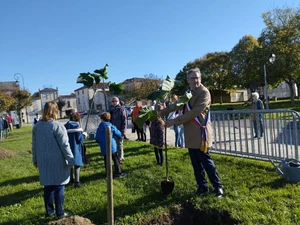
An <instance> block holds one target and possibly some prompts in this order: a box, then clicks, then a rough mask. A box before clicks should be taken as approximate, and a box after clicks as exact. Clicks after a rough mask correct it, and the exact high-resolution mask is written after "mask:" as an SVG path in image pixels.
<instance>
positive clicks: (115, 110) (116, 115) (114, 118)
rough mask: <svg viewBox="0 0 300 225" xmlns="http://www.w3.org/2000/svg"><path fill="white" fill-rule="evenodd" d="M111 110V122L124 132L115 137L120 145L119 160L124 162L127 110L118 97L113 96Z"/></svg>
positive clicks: (118, 145)
mask: <svg viewBox="0 0 300 225" xmlns="http://www.w3.org/2000/svg"><path fill="white" fill-rule="evenodd" d="M109 112H110V115H111V119H110V121H111V123H112V124H113V125H114V126H116V128H117V129H118V130H119V131H121V134H122V136H121V137H120V138H119V137H117V136H116V137H115V140H116V142H117V147H118V157H119V161H120V163H121V164H122V163H123V161H124V148H123V137H124V135H125V131H126V110H125V108H124V107H122V106H121V105H120V101H119V98H118V97H113V98H112V105H111V106H110V108H109Z"/></svg>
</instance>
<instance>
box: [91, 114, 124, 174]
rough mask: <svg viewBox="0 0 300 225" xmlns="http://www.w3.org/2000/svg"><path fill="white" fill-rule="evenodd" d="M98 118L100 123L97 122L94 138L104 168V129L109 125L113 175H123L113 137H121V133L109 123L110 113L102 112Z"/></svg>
mask: <svg viewBox="0 0 300 225" xmlns="http://www.w3.org/2000/svg"><path fill="white" fill-rule="evenodd" d="M100 118H101V123H100V124H99V127H98V128H97V132H96V138H95V139H96V141H97V142H98V144H99V145H100V150H101V154H102V155H103V159H104V166H105V169H106V168H107V166H106V135H105V129H106V127H108V126H109V127H110V128H111V134H112V137H111V152H112V160H113V161H114V167H115V177H124V176H126V175H127V174H126V173H122V172H121V168H120V162H119V157H118V153H117V150H118V148H117V143H116V140H115V139H114V138H113V137H118V138H122V133H121V132H120V131H119V130H118V129H117V128H116V127H115V126H114V125H112V124H111V123H110V118H111V115H110V113H109V112H104V113H102V114H101V116H100Z"/></svg>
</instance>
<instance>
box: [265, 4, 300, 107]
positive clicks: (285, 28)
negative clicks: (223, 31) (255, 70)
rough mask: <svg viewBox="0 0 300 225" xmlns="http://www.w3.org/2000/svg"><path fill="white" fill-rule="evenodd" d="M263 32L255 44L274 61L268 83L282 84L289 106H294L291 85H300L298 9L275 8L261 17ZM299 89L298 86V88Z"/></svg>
mask: <svg viewBox="0 0 300 225" xmlns="http://www.w3.org/2000/svg"><path fill="white" fill-rule="evenodd" d="M262 17H263V20H264V23H265V24H266V28H265V29H264V30H263V31H262V33H261V35H260V37H259V42H260V43H261V45H262V48H263V49H266V50H267V51H268V52H269V54H270V53H273V54H275V55H276V61H275V63H274V64H273V65H272V66H269V67H268V74H270V75H271V76H272V77H271V78H269V76H268V82H269V81H270V80H276V81H285V82H286V83H287V84H288V86H289V89H290V96H291V103H292V105H294V104H295V102H294V96H295V93H294V89H293V85H294V84H295V83H297V84H298V85H300V83H299V82H300V79H299V77H300V67H299V65H300V8H299V7H298V8H289V7H286V8H283V9H279V8H276V9H274V10H271V11H268V12H266V13H264V14H263V15H262ZM298 87H299V86H298Z"/></svg>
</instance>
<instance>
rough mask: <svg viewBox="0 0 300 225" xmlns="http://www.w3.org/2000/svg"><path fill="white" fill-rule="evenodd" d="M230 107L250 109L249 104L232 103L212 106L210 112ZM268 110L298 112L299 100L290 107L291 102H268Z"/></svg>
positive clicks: (299, 107) (299, 110) (299, 108)
mask: <svg viewBox="0 0 300 225" xmlns="http://www.w3.org/2000/svg"><path fill="white" fill-rule="evenodd" d="M229 105H231V106H232V107H233V108H234V109H235V110H249V109H251V102H248V103H247V104H245V102H234V103H223V104H219V103H215V104H212V106H211V109H212V110H227V107H228V106H229ZM269 108H270V109H290V110H295V111H297V112H300V100H299V99H295V105H294V106H292V104H291V100H289V99H285V100H278V101H272V100H271V101H269Z"/></svg>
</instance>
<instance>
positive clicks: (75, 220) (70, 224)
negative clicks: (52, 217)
mask: <svg viewBox="0 0 300 225" xmlns="http://www.w3.org/2000/svg"><path fill="white" fill-rule="evenodd" d="M47 224H48V225H95V224H93V223H92V222H91V221H90V220H89V219H86V218H83V217H80V216H71V217H66V218H63V219H59V220H56V221H51V222H49V223H47Z"/></svg>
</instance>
